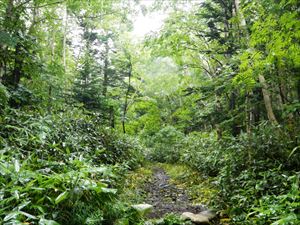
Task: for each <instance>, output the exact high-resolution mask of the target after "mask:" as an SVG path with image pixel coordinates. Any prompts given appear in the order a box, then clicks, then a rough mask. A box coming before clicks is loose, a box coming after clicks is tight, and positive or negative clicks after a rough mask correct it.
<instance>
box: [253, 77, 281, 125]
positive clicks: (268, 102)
mask: <svg viewBox="0 0 300 225" xmlns="http://www.w3.org/2000/svg"><path fill="white" fill-rule="evenodd" d="M258 80H259V83H260V84H261V86H262V94H263V98H264V104H265V107H266V110H267V115H268V119H269V121H270V122H271V123H274V124H278V122H277V119H276V117H275V114H274V112H273V108H272V101H271V96H270V93H269V90H268V85H267V82H266V80H265V77H264V76H263V75H259V76H258Z"/></svg>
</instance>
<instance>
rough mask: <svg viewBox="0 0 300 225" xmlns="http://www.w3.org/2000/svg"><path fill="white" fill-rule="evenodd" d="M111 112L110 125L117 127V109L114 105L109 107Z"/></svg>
mask: <svg viewBox="0 0 300 225" xmlns="http://www.w3.org/2000/svg"><path fill="white" fill-rule="evenodd" d="M109 114H110V116H109V117H110V127H111V128H115V110H114V107H113V106H110V109H109Z"/></svg>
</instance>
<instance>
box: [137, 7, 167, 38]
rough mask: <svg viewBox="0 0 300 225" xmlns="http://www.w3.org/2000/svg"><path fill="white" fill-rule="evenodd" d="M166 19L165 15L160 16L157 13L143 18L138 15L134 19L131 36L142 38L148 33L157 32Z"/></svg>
mask: <svg viewBox="0 0 300 225" xmlns="http://www.w3.org/2000/svg"><path fill="white" fill-rule="evenodd" d="M166 18H167V15H166V14H160V13H158V12H155V13H150V14H147V15H145V16H144V15H142V14H140V15H138V16H137V17H136V18H135V22H134V28H133V31H132V35H133V36H136V37H138V38H142V37H144V36H145V35H146V34H148V33H150V32H155V31H158V30H160V28H161V27H162V25H163V22H164V20H165V19H166Z"/></svg>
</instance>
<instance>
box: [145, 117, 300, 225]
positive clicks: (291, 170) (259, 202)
mask: <svg viewBox="0 0 300 225" xmlns="http://www.w3.org/2000/svg"><path fill="white" fill-rule="evenodd" d="M183 137H184V135H183V134H182V133H180V131H178V130H176V129H175V128H172V127H170V126H169V127H166V128H163V129H162V130H161V131H160V132H158V133H157V134H156V135H155V137H152V139H156V140H162V141H157V142H155V144H153V145H152V151H151V152H150V153H149V157H150V159H152V160H156V161H160V162H170V163H184V164H186V165H188V166H189V167H190V168H193V169H195V170H197V171H199V172H200V173H201V174H202V176H204V177H205V176H206V177H207V178H210V179H212V182H213V185H215V186H216V187H217V189H218V192H215V193H213V194H212V195H211V197H212V200H211V201H210V202H208V203H209V204H210V205H211V207H215V208H217V209H219V210H221V209H226V210H227V213H228V214H229V215H230V217H231V221H232V224H273V225H275V224H298V223H299V221H300V218H299V206H300V191H299V178H300V177H299V176H300V174H299V166H300V165H299V154H300V153H299V151H297V150H298V147H297V146H295V142H293V141H292V140H291V138H290V136H289V135H288V134H287V132H285V131H284V130H283V128H280V127H275V126H272V125H269V124H266V123H264V124H261V125H260V126H258V127H257V128H256V129H255V130H253V132H252V133H251V134H246V133H245V134H241V135H240V136H238V137H232V136H225V137H223V138H222V139H221V140H218V139H217V135H216V134H214V133H205V132H192V133H190V134H189V135H186V136H185V137H184V138H183ZM293 138H294V137H293ZM167 140H169V141H167ZM162 149H164V150H162Z"/></svg>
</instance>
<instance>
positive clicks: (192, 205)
mask: <svg viewBox="0 0 300 225" xmlns="http://www.w3.org/2000/svg"><path fill="white" fill-rule="evenodd" d="M126 182H127V184H126V190H125V192H124V193H125V196H124V198H126V199H127V200H128V199H129V200H130V202H131V203H132V204H141V203H145V204H150V205H152V206H153V211H152V212H151V213H150V214H149V215H148V216H147V217H148V218H149V219H159V218H163V217H164V216H166V215H169V214H175V215H178V216H180V215H181V214H182V213H183V212H191V213H200V212H202V211H205V210H207V209H208V205H209V204H210V201H211V199H212V195H214V194H216V193H217V190H216V188H215V187H214V185H213V180H212V179H211V178H208V177H203V176H202V175H201V174H199V173H198V172H195V171H193V170H191V169H190V168H188V167H186V166H183V165H170V164H162V163H157V164H148V165H146V166H144V167H142V168H140V169H138V170H136V171H134V172H132V173H130V174H129V175H128V177H127V179H126ZM212 224H226V223H220V221H219V220H218V221H216V222H214V223H212Z"/></svg>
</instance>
